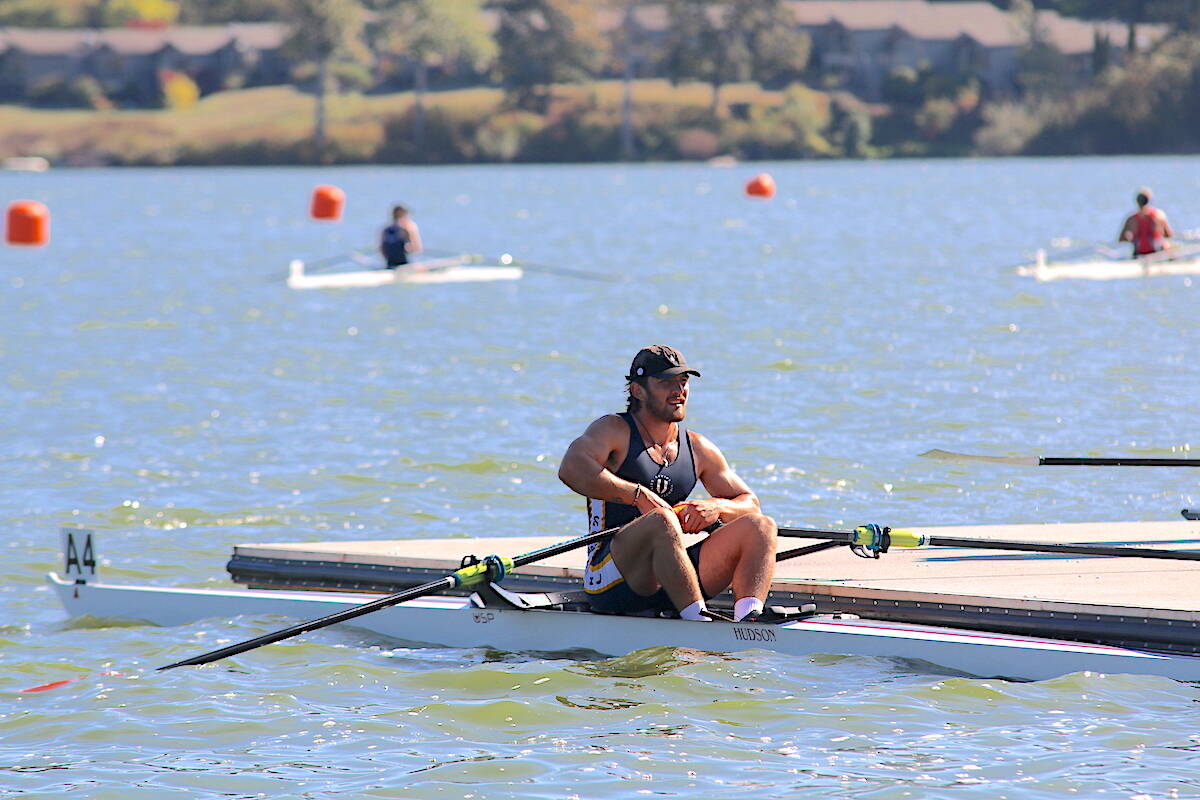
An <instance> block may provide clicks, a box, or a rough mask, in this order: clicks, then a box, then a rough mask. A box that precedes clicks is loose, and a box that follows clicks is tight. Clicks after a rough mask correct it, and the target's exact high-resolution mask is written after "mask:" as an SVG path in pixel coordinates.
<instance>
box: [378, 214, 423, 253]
mask: <svg viewBox="0 0 1200 800" xmlns="http://www.w3.org/2000/svg"><path fill="white" fill-rule="evenodd" d="M419 252H421V231H420V230H419V229H418V228H417V223H416V222H414V221H413V218H412V216H411V215H410V214H409V213H408V209H407V208H405V207H404V206H401V205H397V206H393V207H392V224H391V225H388V226H387V227H386V228H384V229H383V233H382V234H381V235H380V237H379V253H380V255H382V256H383V261H384V263H385V264H386V265H387V268H388V269H395V268H396V267H401V266H404V265H405V264H407V263H408V257H409V256H410V255H412V254H414V253H419Z"/></svg>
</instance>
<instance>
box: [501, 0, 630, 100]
mask: <svg viewBox="0 0 1200 800" xmlns="http://www.w3.org/2000/svg"><path fill="white" fill-rule="evenodd" d="M496 7H497V8H498V9H499V11H500V27H499V29H498V31H497V33H496V42H497V44H498V45H499V47H500V57H499V61H498V64H497V66H498V69H499V72H500V76H501V79H502V81H503V82H504V86H505V89H506V91H507V92H508V95H509V100H510V102H511V103H512V105H514V106H515V107H516V108H520V109H525V110H529V111H537V112H544V111H545V110H546V108H547V107H548V106H549V102H550V87H551V86H552V85H553V84H555V83H573V82H579V81H584V80H587V79H588V78H591V77H593V76H594V75H595V74H596V72H597V70H598V69H599V68H600V65H601V63H602V61H603V58H604V56H605V54H606V52H607V42H606V41H605V40H604V39H603V38H602V37H601V35H600V33H599V31H598V30H597V28H596V21H595V13H594V9H593V8H592V7H591V5H590V4H589V3H587V2H585V0H498V2H497V3H496Z"/></svg>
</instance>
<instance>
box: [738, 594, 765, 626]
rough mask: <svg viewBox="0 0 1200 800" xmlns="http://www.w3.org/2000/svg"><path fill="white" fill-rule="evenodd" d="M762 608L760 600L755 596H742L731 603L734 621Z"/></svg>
mask: <svg viewBox="0 0 1200 800" xmlns="http://www.w3.org/2000/svg"><path fill="white" fill-rule="evenodd" d="M762 610H763V602H762V600H759V599H758V598H757V597H743V598H741V599H739V600H738V601H737V602H736V603H734V604H733V619H734V621H736V622H741V621H742V620H744V619H745V618H746V615H747V614H749V613H750V612H752V611H758V612H761V611H762Z"/></svg>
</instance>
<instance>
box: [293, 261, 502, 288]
mask: <svg viewBox="0 0 1200 800" xmlns="http://www.w3.org/2000/svg"><path fill="white" fill-rule="evenodd" d="M523 274H524V273H523V272H522V270H521V268H520V267H501V266H474V265H468V264H467V263H466V259H464V258H457V257H456V258H443V259H436V260H429V261H420V262H416V263H414V264H411V265H409V266H406V267H398V268H396V269H383V268H382V267H380V268H377V269H365V270H355V271H353V272H323V273H318V274H309V273H308V272H306V271H305V267H304V262H303V261H301V260H299V259H295V260H293V261H292V262H291V264H290V265H289V266H288V279H287V285H288V287H289V288H292V289H354V288H363V287H370V286H386V285H388V284H393V283H474V282H478V281H513V280H517V279H518V278H520V277H521V276H522V275H523Z"/></svg>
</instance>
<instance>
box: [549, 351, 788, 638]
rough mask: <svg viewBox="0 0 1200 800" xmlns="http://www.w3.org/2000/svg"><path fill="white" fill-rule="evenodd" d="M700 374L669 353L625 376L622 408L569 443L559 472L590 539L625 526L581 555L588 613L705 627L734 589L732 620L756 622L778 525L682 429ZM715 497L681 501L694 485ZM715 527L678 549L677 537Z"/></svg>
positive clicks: (720, 460) (642, 358) (651, 354)
mask: <svg viewBox="0 0 1200 800" xmlns="http://www.w3.org/2000/svg"><path fill="white" fill-rule="evenodd" d="M692 375H695V376H696V377H699V376H700V373H699V372H697V371H696V370H694V369H691V368H689V367H688V365H687V361H686V360H685V359H684V357H683V355H682V354H681V353H680V352H679V351H678V350H675V349H674V348H671V347H667V346H665V345H658V344H656V345H652V346H650V347H646V348H643V349H642V350H641V351H639V352H638V354H637V355H636V356H635V357H634V359H633V365H632V366H631V367H630V368H629V375H628V376H627V378H626V380H628V381H629V387H628V389H629V398H628V410H627V411H625V412H624V413H622V414H608V415H606V416H603V417H600V419H598V420H596V421H595V422H593V423H592V424H591V425H589V426H588V428H587V430H586V431H584V433H583V435H582V436H580V437H579V438H578V439H576V440H575V441H573V442H571V445H570V447H568V448H567V452H566V454H565V455H564V456H563V459H562V464H561V466H560V467H559V469H558V477H559V479H561V480H562V482H563V483H565V484H566V485H567V486H569V487H571V489H573V490H574V491H576V492H578V493H579V494H581V495H583V496H584V497H586V498H587V499H588V519H589V524H590V525H591V530H592V531H601V530H606V529H608V528H613V527H617V526H622V527H621V529H620V530H619V531H617V533H616V534H615V535H614V536H613V537H612V538H611V539H608V540H605V541H604V542H601V543H599V544H594V545H591V547H590V548H589V550H588V563H587V569H586V571H585V573H584V589H585V590H586V591H587V593H588V595H589V600H590V602H591V606H592V608H593V609H594V610H596V611H602V612H610V613H621V614H636V613H642V612H646V611H672V610H674V611H678V612H679V616H680V617H682V618H683V619H688V620H702V621H705V622H707V621H709V620H710V617H709V612H708V607H707V606H706V605H705V599H706V598H707V599H710V600H711V599H712V598H713V597H715V596H716V595H718V594H720V593H721V592H723V591H724V590H725V589H727V588H729V587H730V586H731V585H732V587H733V594H734V597H735V598H736V603H735V605H734V619H735V620H738V621H741V620H746V619H750V620H753V619H755V618H757V617H758V615H759V614H760V613H761V612H762V610H763V601H764V600H766V597H767V591H768V590H769V589H770V588H771V579H772V578H773V577H774V574H775V536H776V526H775V521H774V520H772V519H771V518H770V517H767V516H765V515H764V514H763V513H762V512H761V510H760V509H759V505H758V498H757V497H755V495H754V492H752V491H750V488H749V487H748V486H747V485H746V484H745V482H744V481H742V479H741V478H739V477H738V476H737V475H736V474H735V473H734V471H733V469H732V468H731V467H730V466H729V463H728V462H727V461H726V460H725V457H724V456H723V455H722V454H721V451H720V450H719V449H717V446H716V445H714V444H713V443H712V442H710V441H709V440H708V439H706V438H705V437H703V436H701V435H700V434H698V433H696V432H695V431H688V430H687V429H685V428H684V427H683V425H682V422H683V418H684V416H685V415H686V413H687V401H688V391H689V387H688V380H689V377H690V376H692ZM697 479H699V481H700V482H701V483H702V484H704V488H705V489H707V490H708V492H709V494H710V495H711V497H709V498H707V499H697V500H688V499H687V498H688V495H690V494H691V493H692V489H693V488H694V487H695V485H696V481H697ZM717 523H723V525H722V527H720V528H718V529H717V530H715V531H714V532H713V533H712V534H711V535H709V536H708V538H706V539H704V540H703V541H701V542H698V543H696V544H693V545H692V546H691V547H686V548H685V546H684V540H683V534H685V533H700V532H702V531H704V530H705V529H707V528H709V527H710V526H712V525H714V524H717Z"/></svg>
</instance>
